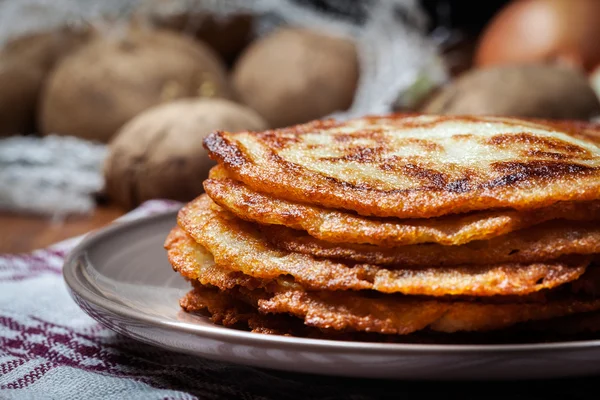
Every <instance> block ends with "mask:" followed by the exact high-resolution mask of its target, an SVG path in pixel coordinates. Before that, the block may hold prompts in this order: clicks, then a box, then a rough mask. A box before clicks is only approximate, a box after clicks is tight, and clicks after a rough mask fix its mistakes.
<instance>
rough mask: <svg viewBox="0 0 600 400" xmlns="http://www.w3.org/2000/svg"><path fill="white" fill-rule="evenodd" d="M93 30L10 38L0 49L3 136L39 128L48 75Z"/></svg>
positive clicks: (1, 123) (0, 127) (0, 121)
mask: <svg viewBox="0 0 600 400" xmlns="http://www.w3.org/2000/svg"><path fill="white" fill-rule="evenodd" d="M88 36H89V32H87V31H85V32H83V31H74V30H71V29H67V28H64V29H58V30H56V31H50V32H41V33H34V34H30V35H25V36H21V37H18V38H16V39H13V40H11V41H9V42H8V43H7V44H6V45H5V46H4V48H3V49H2V51H0V88H2V91H1V92H0V136H6V135H12V134H17V133H31V132H33V131H34V130H35V116H36V110H37V104H38V97H39V94H40V92H41V90H42V87H43V84H44V80H45V79H46V76H47V75H48V73H49V72H50V70H51V69H52V67H53V66H54V64H55V63H56V62H57V61H58V60H59V59H60V58H61V57H63V56H64V55H66V54H68V53H70V52H72V51H74V50H75V49H76V48H78V47H79V46H81V45H82V44H83V43H84V42H85V41H86V40H87V38H88Z"/></svg>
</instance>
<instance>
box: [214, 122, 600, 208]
mask: <svg viewBox="0 0 600 400" xmlns="http://www.w3.org/2000/svg"><path fill="white" fill-rule="evenodd" d="M569 133H570V132H569V131H568V130H567V129H561V128H560V127H559V126H558V125H551V124H544V123H541V122H540V123H533V122H528V121H523V120H519V119H510V118H496V117H466V116H456V117H454V116H453V117H448V116H432V115H417V116H394V115H389V116H382V117H365V118H359V119H355V120H350V121H346V122H339V121H334V120H326V121H315V122H311V123H308V124H304V125H298V126H294V127H290V128H283V129H278V130H270V131H265V132H260V133H251V132H239V133H228V132H221V131H217V132H213V133H212V134H211V135H209V136H208V137H207V138H206V139H205V141H204V144H205V147H206V148H207V150H208V151H209V154H210V156H211V157H212V158H213V159H215V160H217V161H218V162H219V163H220V164H222V165H223V166H224V167H225V168H226V169H227V171H228V172H230V173H231V174H232V176H233V177H234V178H235V179H236V180H239V181H241V182H243V183H244V184H246V185H248V186H249V187H250V188H252V189H253V190H256V191H258V192H264V193H270V194H272V195H273V196H275V197H278V198H282V199H286V200H290V201H295V202H303V203H308V204H315V205H320V206H324V207H328V208H333V209H343V210H352V211H355V212H357V213H358V214H361V215H367V216H378V217H397V218H428V217H436V216H441V215H446V214H453V213H465V212H469V211H475V210H490V209H500V208H510V209H516V210H532V209H536V208H542V207H547V206H550V205H552V204H555V203H556V202H558V201H589V200H597V199H599V198H600V148H598V147H597V146H596V145H595V144H594V143H593V142H591V141H588V140H584V139H580V138H577V137H575V136H574V135H572V134H569Z"/></svg>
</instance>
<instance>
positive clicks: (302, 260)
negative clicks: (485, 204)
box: [167, 200, 591, 296]
mask: <svg viewBox="0 0 600 400" xmlns="http://www.w3.org/2000/svg"><path fill="white" fill-rule="evenodd" d="M208 201H210V200H208ZM207 203H208V202H207ZM202 222H203V223H202V224H199V225H194V227H193V228H190V225H189V223H188V219H187V215H186V212H185V208H184V209H182V211H181V212H180V218H179V223H180V225H181V226H183V229H184V230H185V231H186V232H187V233H188V234H189V235H190V236H191V238H187V239H186V238H180V239H179V240H180V241H185V243H183V244H181V245H179V244H178V245H177V249H179V250H173V252H175V251H177V252H179V253H175V254H177V257H184V258H187V259H188V260H189V261H188V262H187V265H188V266H189V265H199V264H202V260H205V259H206V250H208V252H209V253H210V254H212V256H213V257H214V261H215V262H216V265H218V266H219V267H226V268H227V269H230V270H232V271H237V272H240V273H243V274H245V275H249V276H251V277H253V278H257V279H259V280H262V281H272V280H276V279H280V278H282V277H286V276H287V277H289V278H291V279H292V281H293V282H295V283H297V284H299V285H301V286H302V287H303V288H306V289H309V290H362V289H372V290H376V291H379V292H383V293H403V294H411V295H425V296H448V295H452V296H456V295H460V296H496V295H525V294H530V293H535V292H538V291H540V290H543V289H550V288H554V287H557V286H560V285H562V284H564V283H567V282H570V281H573V280H576V279H577V278H578V277H579V276H581V275H582V274H583V273H584V272H585V270H586V267H587V266H588V265H589V264H590V263H591V257H570V258H565V259H561V260H556V261H552V262H548V263H543V262H541V263H530V264H492V265H476V266H454V267H446V266H444V267H429V266H425V267H415V268H411V267H395V268H394V269H386V268H384V267H379V266H376V265H371V264H354V265H348V264H344V263H340V262H336V261H332V260H327V259H317V258H315V257H312V256H310V255H306V254H300V253H294V252H288V251H285V250H279V249H277V248H276V247H275V246H273V245H271V244H270V243H269V242H268V241H267V240H266V239H265V238H264V237H263V236H262V234H261V233H260V232H259V231H258V230H257V229H256V228H254V227H253V226H252V225H250V224H248V223H246V222H243V221H240V220H237V219H234V218H230V219H228V218H226V217H223V216H222V215H221V214H219V213H218V212H216V211H213V210H211V209H210V205H209V204H207V212H206V215H205V219H204V220H203V221H202ZM172 235H173V234H172ZM192 238H193V240H192ZM186 240H187V241H186ZM171 241H172V239H170V240H169V241H167V245H169V243H170V242H171ZM196 242H198V243H196ZM196 254H197V255H196ZM169 257H170V258H172V257H173V256H172V255H171V251H169ZM194 259H196V260H198V261H195V262H194ZM171 261H172V262H173V259H172V260H171ZM196 268H197V267H196ZM203 268H206V267H203ZM184 270H185V271H187V270H186V269H184ZM183 274H184V275H185V276H187V277H191V278H195V279H200V280H202V279H204V278H205V277H206V276H208V275H210V274H209V273H206V272H205V271H197V272H183ZM194 274H195V275H194ZM196 277H197V278H196ZM202 282H203V281H202ZM203 283H204V282H203Z"/></svg>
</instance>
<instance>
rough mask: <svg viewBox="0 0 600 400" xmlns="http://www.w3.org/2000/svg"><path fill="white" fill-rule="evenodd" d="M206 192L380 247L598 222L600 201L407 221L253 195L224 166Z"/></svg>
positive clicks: (281, 220) (259, 217) (244, 208)
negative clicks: (553, 224)
mask: <svg viewBox="0 0 600 400" xmlns="http://www.w3.org/2000/svg"><path fill="white" fill-rule="evenodd" d="M204 188H205V190H206V193H207V194H208V195H209V196H210V197H211V199H212V200H213V201H214V202H216V203H217V204H219V206H221V207H223V208H225V209H226V210H227V211H229V212H231V213H233V214H235V215H236V216H237V217H239V218H242V219H244V220H246V221H251V222H258V223H260V224H269V225H284V226H287V227H290V228H293V229H297V230H303V231H307V232H308V234H310V235H311V236H313V237H315V238H317V239H321V240H324V241H328V242H332V243H356V244H373V245H377V246H384V247H394V246H401V245H409V244H418V243H439V244H443V245H460V244H464V243H468V242H470V241H473V240H484V239H490V238H493V237H497V236H500V235H504V234H507V233H509V232H512V231H515V230H519V229H523V228H527V227H530V226H533V225H536V224H539V223H542V222H545V221H549V220H553V219H566V220H571V221H576V220H579V221H594V220H599V219H600V202H599V201H592V202H581V203H577V202H559V203H556V204H553V205H552V206H549V207H546V208H542V209H537V210H533V211H528V212H519V211H515V210H500V211H481V212H475V213H470V214H464V215H449V216H445V217H438V218H425V219H408V220H400V219H394V218H387V219H381V218H369V217H364V216H360V215H357V214H353V213H350V212H345V211H339V210H331V209H325V208H322V207H318V206H313V205H309V204H302V203H296V202H291V201H288V200H283V199H279V198H275V197H273V196H271V195H268V194H264V193H259V192H256V191H253V190H252V189H250V188H249V187H247V186H246V185H244V184H242V183H240V182H238V181H236V180H233V179H231V178H229V176H228V174H227V172H226V171H225V170H224V168H223V167H222V166H216V167H215V168H213V169H212V170H211V173H210V178H209V179H207V180H206V181H205V182H204ZM196 201H198V200H196Z"/></svg>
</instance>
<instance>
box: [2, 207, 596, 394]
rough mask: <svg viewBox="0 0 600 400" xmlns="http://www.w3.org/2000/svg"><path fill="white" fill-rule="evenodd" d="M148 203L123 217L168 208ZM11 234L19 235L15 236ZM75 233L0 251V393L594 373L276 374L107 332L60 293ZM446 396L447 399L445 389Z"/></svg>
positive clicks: (453, 389)
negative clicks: (20, 250)
mask: <svg viewBox="0 0 600 400" xmlns="http://www.w3.org/2000/svg"><path fill="white" fill-rule="evenodd" d="M176 207H177V205H176V204H174V203H171V202H164V201H151V202H147V203H145V204H144V205H142V206H141V207H140V208H138V209H137V210H135V211H133V212H132V213H130V214H128V215H126V216H125V217H124V218H125V219H133V218H139V217H141V216H145V215H149V214H153V213H157V212H161V211H166V210H170V209H174V208H176ZM17 234H18V233H17ZM79 240H80V238H75V239H71V240H68V241H65V242H62V243H59V244H58V245H55V246H52V247H50V248H47V249H44V250H38V251H35V252H33V253H30V254H26V255H0V399H65V400H68V399H92V400H93V399H247V400H250V399H284V400H285V399H290V400H295V399H338V398H348V399H355V400H359V399H375V398H378V399H379V398H389V399H392V398H422V397H425V398H429V397H431V396H434V395H435V394H438V393H440V392H443V393H444V394H445V396H446V397H447V396H448V395H451V394H452V393H456V394H457V395H458V394H460V398H463V399H470V398H482V397H481V396H483V397H484V398H486V399H503V400H504V399H506V398H511V399H513V400H514V399H528V400H530V399H537V398H539V399H542V398H544V399H548V398H555V397H554V396H557V395H558V396H560V398H561V399H571V398H576V399H587V398H590V399H591V398H592V397H595V393H597V388H596V386H597V385H596V384H595V382H594V380H590V379H587V380H586V379H581V380H569V381H562V382H561V381H553V382H527V383H513V384H507V383H502V384H490V383H450V384H442V383H437V384H431V383H426V384H423V383H407V382H404V383H400V382H385V381H367V380H359V379H341V378H328V377H315V376H308V375H299V374H291V373H279V372H273V371H266V370H261V369H256V368H249V367H244V366H239V365H232V364H225V363H220V362H215V361H209V360H204V359H201V358H197V357H191V356H187V355H183V354H177V353H173V352H169V351H165V350H161V349H158V348H154V347H152V346H148V345H145V344H142V343H139V342H136V341H134V340H131V339H128V338H126V337H124V336H121V335H118V334H116V333H113V332H112V331H110V330H108V329H106V328H104V327H103V326H101V325H100V324H98V323H97V322H96V321H94V320H93V319H91V318H90V317H88V316H87V315H86V314H84V313H83V312H82V311H81V310H80V309H79V308H78V307H77V305H75V303H74V302H73V301H72V300H71V298H70V296H69V295H68V293H67V290H66V287H65V283H64V282H63V278H62V274H61V268H62V263H63V260H64V257H65V255H66V254H67V253H68V252H69V250H70V249H71V248H73V247H74V246H75V245H76V244H77V242H79ZM450 397H452V396H450Z"/></svg>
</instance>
